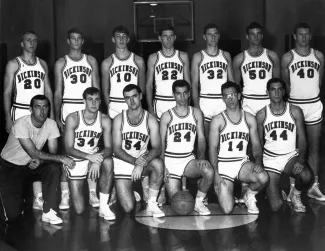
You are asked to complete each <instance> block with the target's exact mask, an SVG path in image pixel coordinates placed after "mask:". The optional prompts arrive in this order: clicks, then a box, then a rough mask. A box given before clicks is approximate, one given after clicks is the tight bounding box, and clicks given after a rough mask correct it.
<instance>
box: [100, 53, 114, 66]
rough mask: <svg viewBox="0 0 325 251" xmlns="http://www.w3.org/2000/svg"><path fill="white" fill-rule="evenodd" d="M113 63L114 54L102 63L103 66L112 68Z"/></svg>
mask: <svg viewBox="0 0 325 251" xmlns="http://www.w3.org/2000/svg"><path fill="white" fill-rule="evenodd" d="M112 62H113V54H112V55H109V56H108V57H107V58H105V59H104V60H103V62H102V66H108V67H109V66H110V65H111V64H112Z"/></svg>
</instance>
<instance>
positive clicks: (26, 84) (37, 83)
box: [24, 78, 41, 89]
mask: <svg viewBox="0 0 325 251" xmlns="http://www.w3.org/2000/svg"><path fill="white" fill-rule="evenodd" d="M34 87H35V88H36V89H39V88H40V87H41V80H40V79H39V78H36V79H35V80H34ZM32 88H33V87H32V80H30V79H26V80H25V81H24V89H32Z"/></svg>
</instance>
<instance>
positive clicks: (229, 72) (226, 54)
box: [223, 51, 236, 83]
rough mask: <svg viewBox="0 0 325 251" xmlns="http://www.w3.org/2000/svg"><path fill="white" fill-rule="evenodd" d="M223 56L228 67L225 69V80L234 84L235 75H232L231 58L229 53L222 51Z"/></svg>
mask: <svg viewBox="0 0 325 251" xmlns="http://www.w3.org/2000/svg"><path fill="white" fill-rule="evenodd" d="M223 55H224V56H225V58H226V60H227V62H228V67H227V80H228V81H232V82H235V83H236V81H235V75H234V69H233V65H232V60H231V56H230V54H229V52H227V51H224V52H223Z"/></svg>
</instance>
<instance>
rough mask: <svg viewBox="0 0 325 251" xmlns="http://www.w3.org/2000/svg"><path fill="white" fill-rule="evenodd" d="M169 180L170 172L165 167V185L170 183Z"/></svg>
mask: <svg viewBox="0 0 325 251" xmlns="http://www.w3.org/2000/svg"><path fill="white" fill-rule="evenodd" d="M169 178H170V175H169V171H168V169H167V168H166V167H165V177H164V181H165V183H168V181H169Z"/></svg>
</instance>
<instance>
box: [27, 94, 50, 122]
mask: <svg viewBox="0 0 325 251" xmlns="http://www.w3.org/2000/svg"><path fill="white" fill-rule="evenodd" d="M29 110H30V111H31V114H32V116H33V118H34V119H35V120H36V121H37V122H38V123H44V122H45V120H46V119H47V116H48V114H49V110H50V106H49V103H48V101H47V100H46V99H45V100H37V99H35V100H34V103H33V106H32V107H30V108H29Z"/></svg>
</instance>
